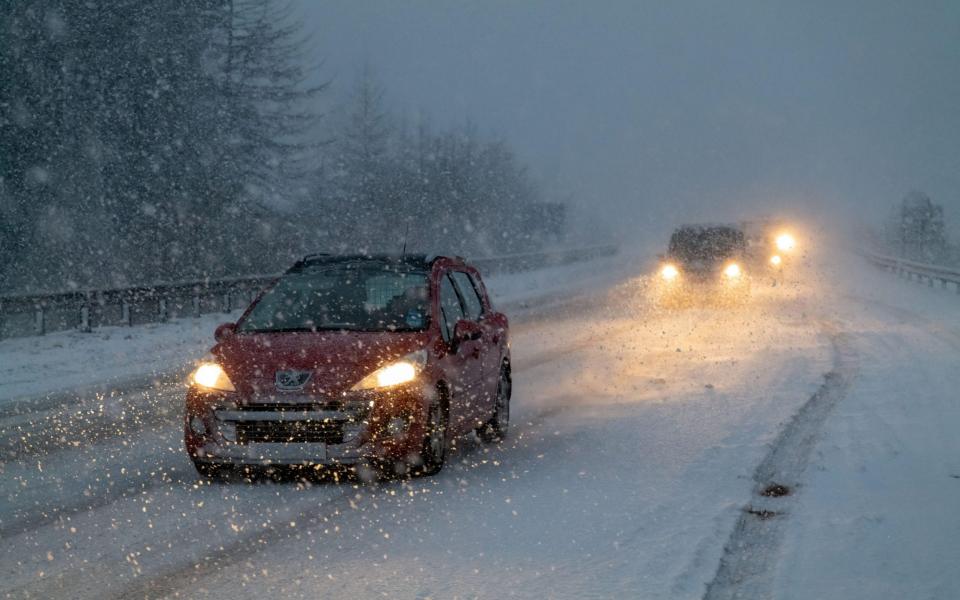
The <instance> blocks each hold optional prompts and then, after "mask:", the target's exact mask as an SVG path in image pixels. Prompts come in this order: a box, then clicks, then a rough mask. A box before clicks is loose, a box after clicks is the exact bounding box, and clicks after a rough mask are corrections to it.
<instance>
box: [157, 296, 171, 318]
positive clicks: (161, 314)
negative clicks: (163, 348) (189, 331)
mask: <svg viewBox="0 0 960 600" xmlns="http://www.w3.org/2000/svg"><path fill="white" fill-rule="evenodd" d="M157 304H158V309H157V318H158V319H160V322H161V323H164V322H166V321H167V319H169V317H170V315H169V313H168V312H167V299H166V298H160V300H159V301H158V302H157Z"/></svg>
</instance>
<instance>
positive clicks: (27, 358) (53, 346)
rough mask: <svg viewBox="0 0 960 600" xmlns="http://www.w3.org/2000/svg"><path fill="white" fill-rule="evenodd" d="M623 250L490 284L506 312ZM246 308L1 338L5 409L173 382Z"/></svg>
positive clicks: (605, 280) (602, 274)
mask: <svg viewBox="0 0 960 600" xmlns="http://www.w3.org/2000/svg"><path fill="white" fill-rule="evenodd" d="M629 267H630V262H629V260H627V259H626V258H625V257H624V256H623V255H621V256H613V257H608V258H603V259H598V260H594V261H589V262H584V263H573V264H570V265H565V266H562V267H550V268H546V269H541V270H539V271H531V272H526V273H514V274H509V275H500V276H493V277H490V278H488V279H487V285H488V287H489V288H490V293H491V295H492V296H493V298H494V300H495V302H497V303H498V304H502V305H503V306H504V308H505V309H506V310H508V312H512V311H518V312H522V311H523V310H524V308H526V307H528V306H529V305H530V304H532V303H535V302H536V303H540V302H545V301H549V300H550V298H551V297H561V298H562V297H563V296H564V295H567V294H572V293H577V292H578V291H582V290H584V289H590V288H591V287H601V288H602V287H606V286H607V285H610V284H611V283H612V282H614V281H616V280H617V279H618V278H622V277H624V276H625V273H626V271H625V269H627V268H629ZM240 312H241V311H239V310H238V311H234V312H232V313H229V314H207V315H203V316H201V317H199V318H192V317H189V318H182V319H174V320H172V321H170V322H167V323H152V324H147V325H138V326H134V327H121V326H111V327H102V328H99V329H96V330H94V331H93V332H92V333H81V332H79V331H63V332H57V333H51V334H48V335H44V336H36V337H25V338H14V339H8V340H2V341H0V415H3V414H11V413H28V412H35V411H36V410H43V409H46V408H50V407H56V406H59V405H61V404H65V403H69V402H70V401H71V400H72V399H73V397H75V396H76V395H78V394H92V393H99V394H109V393H110V391H111V390H115V389H125V390H129V389H131V388H133V387H140V388H147V387H150V386H153V385H163V384H171V383H173V382H178V381H179V380H181V379H183V378H184V377H185V376H186V374H187V373H188V371H189V370H190V368H191V366H192V365H193V364H194V363H195V362H196V361H197V360H199V359H201V358H202V357H203V356H204V355H205V354H206V353H207V352H208V351H209V349H210V346H212V345H213V330H214V329H215V328H216V326H217V325H218V324H219V323H222V322H224V321H228V320H231V319H236V318H237V317H238V316H239V315H240Z"/></svg>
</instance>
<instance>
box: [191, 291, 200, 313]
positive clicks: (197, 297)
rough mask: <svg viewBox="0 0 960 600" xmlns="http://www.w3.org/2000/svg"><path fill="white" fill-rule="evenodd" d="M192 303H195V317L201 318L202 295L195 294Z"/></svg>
mask: <svg viewBox="0 0 960 600" xmlns="http://www.w3.org/2000/svg"><path fill="white" fill-rule="evenodd" d="M192 301H193V316H194V317H199V316H200V294H197V293H194V294H193V299H192Z"/></svg>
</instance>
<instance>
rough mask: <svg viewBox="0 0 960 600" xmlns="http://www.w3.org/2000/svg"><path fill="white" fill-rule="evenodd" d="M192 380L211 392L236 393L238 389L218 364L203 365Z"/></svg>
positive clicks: (192, 376) (195, 372) (191, 377)
mask: <svg viewBox="0 0 960 600" xmlns="http://www.w3.org/2000/svg"><path fill="white" fill-rule="evenodd" d="M190 380H191V381H193V383H195V384H196V385H198V386H200V387H203V388H207V389H211V390H219V391H221V392H233V391H236V388H234V387H233V382H231V381H230V378H229V377H227V374H226V373H225V372H224V370H223V367H221V366H220V365H218V364H217V363H212V362H211V363H203V364H202V365H200V366H199V367H197V370H196V371H194V372H193V375H191V376H190Z"/></svg>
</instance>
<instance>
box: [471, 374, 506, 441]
mask: <svg viewBox="0 0 960 600" xmlns="http://www.w3.org/2000/svg"><path fill="white" fill-rule="evenodd" d="M512 389H513V381H512V380H511V378H510V366H509V365H508V364H506V363H504V365H503V366H502V367H500V378H499V379H498V380H497V395H496V398H495V405H494V409H493V416H492V417H490V420H489V421H487V422H486V423H484V424H483V425H481V426H480V427H478V428H477V435H478V436H479V437H480V439H481V440H482V441H483V442H485V443H488V444H493V443H496V442H500V441H503V439H504V438H506V437H507V431H508V430H509V429H510V395H511V392H512Z"/></svg>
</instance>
